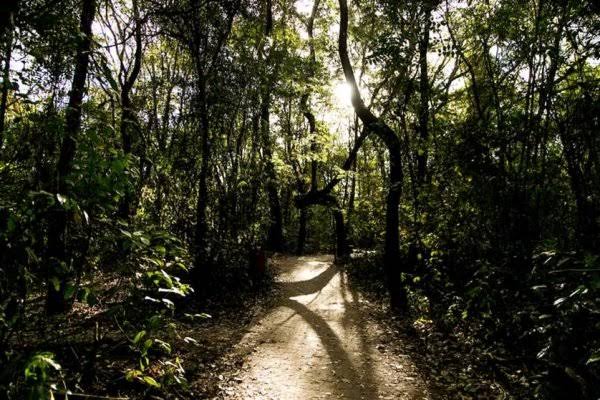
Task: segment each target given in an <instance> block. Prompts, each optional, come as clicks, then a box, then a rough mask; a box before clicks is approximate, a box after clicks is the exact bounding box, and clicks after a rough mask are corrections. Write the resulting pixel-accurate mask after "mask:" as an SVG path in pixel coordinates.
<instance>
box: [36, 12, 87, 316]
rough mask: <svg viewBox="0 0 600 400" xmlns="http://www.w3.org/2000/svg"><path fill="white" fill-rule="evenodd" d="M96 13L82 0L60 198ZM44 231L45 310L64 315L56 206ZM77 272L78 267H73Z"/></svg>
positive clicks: (63, 214)
mask: <svg viewBox="0 0 600 400" xmlns="http://www.w3.org/2000/svg"><path fill="white" fill-rule="evenodd" d="M95 13H96V1H95V0H83V4H82V9H81V18H80V27H79V30H80V32H81V33H82V35H81V38H80V40H79V43H78V44H77V53H76V56H75V72H74V74H73V81H72V84H71V91H70V94H69V104H68V106H67V110H66V116H65V133H64V138H63V141H62V145H61V148H60V155H59V159H58V164H57V167H56V192H57V193H58V194H61V195H62V196H64V197H68V195H69V187H68V184H67V177H68V176H69V174H70V173H71V172H72V170H73V160H74V158H75V152H76V150H77V136H78V134H79V131H80V129H81V105H82V101H83V95H84V90H85V82H86V78H87V73H88V66H89V58H90V50H91V42H92V40H91V39H92V23H93V21H94V15H95ZM52 214H53V215H52V216H51V218H50V221H49V227H48V258H49V265H50V267H49V271H48V279H47V287H48V288H47V298H46V310H47V312H48V314H57V313H61V312H65V311H67V310H68V308H69V307H70V305H71V302H69V301H68V299H65V294H66V290H67V288H68V286H69V285H70V284H71V281H72V279H73V275H74V274H73V272H74V271H73V268H72V266H71V265H70V264H71V260H70V255H69V254H68V253H69V252H68V250H67V243H66V241H67V238H66V234H67V232H66V230H67V221H68V218H69V213H68V212H67V211H66V210H65V209H64V208H62V207H61V206H60V205H59V206H58V207H57V208H56V209H55V210H54V212H53V213H52ZM77 268H81V266H77Z"/></svg>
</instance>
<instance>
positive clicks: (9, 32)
mask: <svg viewBox="0 0 600 400" xmlns="http://www.w3.org/2000/svg"><path fill="white" fill-rule="evenodd" d="M15 4H16V2H15ZM15 11H16V9H15V10H12V9H11V10H10V11H9V13H8V16H7V29H6V32H2V31H0V37H1V36H5V40H4V43H5V46H6V48H5V49H4V65H3V69H2V95H1V96H2V99H1V100H0V151H1V150H2V145H3V144H4V124H5V120H6V108H7V107H8V91H9V89H10V83H9V82H10V60H11V59H12V48H13V35H14V32H13V30H14V18H15V15H14V14H15Z"/></svg>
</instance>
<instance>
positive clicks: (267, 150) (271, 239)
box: [260, 89, 283, 251]
mask: <svg viewBox="0 0 600 400" xmlns="http://www.w3.org/2000/svg"><path fill="white" fill-rule="evenodd" d="M270 108H271V91H270V89H269V90H267V92H266V93H265V94H264V96H263V99H262V102H261V110H260V124H261V126H260V133H261V141H262V148H263V152H264V157H265V173H266V175H267V177H266V178H267V182H266V191H267V197H268V199H269V210H270V214H271V223H270V225H269V231H268V234H267V247H268V248H269V250H272V251H282V250H283V218H282V215H281V203H280V202H279V192H278V190H277V173H276V172H275V166H274V165H273V150H272V147H271V137H270V134H271V132H270V123H271V122H270Z"/></svg>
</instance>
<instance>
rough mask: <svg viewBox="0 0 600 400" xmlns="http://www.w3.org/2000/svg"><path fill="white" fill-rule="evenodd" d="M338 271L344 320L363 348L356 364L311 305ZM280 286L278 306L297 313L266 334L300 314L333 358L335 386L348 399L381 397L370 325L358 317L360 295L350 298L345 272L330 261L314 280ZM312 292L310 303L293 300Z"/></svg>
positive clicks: (336, 335) (353, 295) (343, 325)
mask: <svg viewBox="0 0 600 400" xmlns="http://www.w3.org/2000/svg"><path fill="white" fill-rule="evenodd" d="M299 261H300V262H302V261H303V260H300V259H299ZM338 274H339V276H340V291H341V298H342V299H343V300H342V303H343V315H342V318H341V321H340V322H341V326H342V327H343V328H344V329H352V330H351V331H350V333H351V334H355V335H357V336H358V341H359V348H360V350H359V354H354V359H355V360H356V361H357V362H356V364H355V363H354V362H353V361H352V359H351V358H350V355H349V353H348V351H347V350H346V349H345V348H344V344H343V342H342V340H341V339H340V338H339V336H338V334H337V333H336V332H335V330H334V329H333V328H332V327H331V326H330V324H329V323H328V322H327V321H326V320H325V319H324V318H323V317H322V316H321V315H319V314H318V313H317V312H315V311H313V310H311V309H310V308H309V307H308V306H309V305H310V304H311V303H313V302H315V301H316V300H317V299H318V298H319V296H320V294H321V292H322V290H323V289H324V288H325V287H326V286H327V285H329V284H330V282H331V281H332V279H333V278H334V277H335V276H336V275H338ZM278 286H279V287H280V289H281V294H280V296H281V297H280V300H278V301H277V302H276V306H280V307H286V308H289V309H290V310H292V311H294V313H293V314H292V315H290V316H289V317H287V318H286V319H285V320H284V321H282V322H279V323H278V324H276V325H274V326H273V327H272V328H271V329H269V333H265V334H272V332H273V331H275V330H277V329H279V328H280V327H281V326H283V325H285V324H286V323H287V322H288V321H290V320H291V319H292V318H294V317H295V316H296V315H298V316H300V317H301V318H302V319H303V320H304V321H305V322H306V323H307V324H308V325H309V326H310V328H311V329H312V330H313V331H314V332H315V334H316V335H317V337H318V338H319V340H320V342H321V344H322V345H323V348H324V350H325V351H326V353H327V355H328V357H329V359H330V361H331V364H332V368H333V375H334V376H335V377H336V378H337V381H335V383H334V384H333V385H332V387H331V389H333V390H334V391H336V392H338V394H340V395H342V396H343V398H345V399H365V398H377V397H378V394H377V385H376V383H375V380H374V376H373V368H372V367H373V365H372V361H371V356H370V351H369V350H370V349H369V343H368V338H367V333H366V331H365V328H366V327H365V326H363V325H362V324H360V323H359V319H358V317H359V313H360V310H359V309H358V307H357V306H356V303H357V301H358V296H357V295H356V293H355V292H354V293H351V296H350V299H348V293H347V290H346V287H345V286H346V278H345V274H344V273H343V271H340V269H339V268H338V267H337V266H336V265H335V264H333V263H329V266H328V267H327V268H326V269H325V270H324V271H322V272H321V273H319V274H318V275H317V276H315V277H313V278H311V279H307V280H302V281H295V282H280V283H278ZM311 294H314V295H315V297H314V298H313V299H311V300H310V302H308V303H306V304H304V303H301V302H300V301H298V300H296V299H293V297H300V296H308V295H311Z"/></svg>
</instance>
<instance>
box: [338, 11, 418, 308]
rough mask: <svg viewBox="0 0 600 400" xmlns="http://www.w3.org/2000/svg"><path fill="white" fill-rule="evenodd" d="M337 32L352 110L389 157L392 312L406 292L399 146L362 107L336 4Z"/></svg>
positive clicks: (387, 249)
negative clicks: (401, 248) (373, 134)
mask: <svg viewBox="0 0 600 400" xmlns="http://www.w3.org/2000/svg"><path fill="white" fill-rule="evenodd" d="M339 4H340V32H339V39H338V51H339V55H340V61H341V64H342V69H343V71H344V75H345V77H346V81H347V82H348V84H349V85H350V87H351V89H352V106H353V107H354V111H355V112H356V115H357V116H358V118H360V120H361V121H362V122H363V124H364V125H365V128H366V129H368V130H369V131H372V132H373V133H375V135H377V136H378V137H379V138H380V139H381V140H382V141H383V143H384V144H385V145H386V147H387V149H388V153H389V159H390V160H389V162H390V165H389V190H388V194H387V199H386V224H385V246H384V261H383V263H384V269H385V273H386V276H387V284H388V288H389V291H390V303H391V306H392V308H394V309H397V310H405V309H406V308H407V300H406V292H405V290H404V287H403V286H402V282H401V272H402V269H401V265H400V249H399V232H398V229H399V214H398V207H399V202H400V196H401V194H402V182H403V179H404V177H403V173H402V157H401V144H400V140H399V139H398V136H397V135H396V133H395V132H394V131H393V130H392V129H391V128H390V127H389V126H388V125H387V124H386V123H385V122H383V121H381V120H380V119H379V118H377V117H376V116H375V115H374V114H373V113H372V112H371V110H369V108H368V107H367V106H366V105H365V103H364V101H363V100H362V98H361V96H360V92H359V90H358V85H357V83H356V78H355V77H354V71H353V69H352V64H351V63H350V58H349V57H348V4H347V1H346V0H339Z"/></svg>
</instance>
